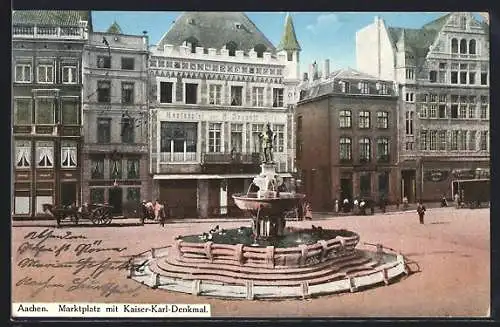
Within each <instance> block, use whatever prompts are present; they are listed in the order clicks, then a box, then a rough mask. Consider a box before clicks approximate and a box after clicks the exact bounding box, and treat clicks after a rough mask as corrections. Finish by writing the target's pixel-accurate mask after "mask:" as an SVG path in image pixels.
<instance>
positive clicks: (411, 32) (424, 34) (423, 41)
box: [387, 27, 439, 57]
mask: <svg viewBox="0 0 500 327" xmlns="http://www.w3.org/2000/svg"><path fill="white" fill-rule="evenodd" d="M387 30H388V31H389V35H390V37H391V39H392V40H393V42H394V45H396V44H397V43H398V42H399V41H404V44H405V48H406V49H407V50H410V51H412V52H413V53H414V54H415V56H417V57H425V56H426V55H427V53H428V52H429V47H430V46H431V45H432V44H433V43H434V40H435V39H436V37H437V35H438V33H439V30H435V29H433V28H428V29H423V28H421V29H415V28H399V27H389V28H388V29H387Z"/></svg>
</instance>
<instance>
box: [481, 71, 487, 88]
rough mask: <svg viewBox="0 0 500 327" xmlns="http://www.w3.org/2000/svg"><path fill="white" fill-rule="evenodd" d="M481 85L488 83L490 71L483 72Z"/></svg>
mask: <svg viewBox="0 0 500 327" xmlns="http://www.w3.org/2000/svg"><path fill="white" fill-rule="evenodd" d="M481 85H488V73H481Z"/></svg>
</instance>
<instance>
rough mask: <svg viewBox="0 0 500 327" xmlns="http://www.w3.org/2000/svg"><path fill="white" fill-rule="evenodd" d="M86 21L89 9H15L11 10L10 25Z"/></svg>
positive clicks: (88, 16)
mask: <svg viewBox="0 0 500 327" xmlns="http://www.w3.org/2000/svg"><path fill="white" fill-rule="evenodd" d="M81 20H83V21H88V22H89V24H90V12H89V11H77V10H15V11H13V12H12V25H48V26H78V23H79V22H80V21H81Z"/></svg>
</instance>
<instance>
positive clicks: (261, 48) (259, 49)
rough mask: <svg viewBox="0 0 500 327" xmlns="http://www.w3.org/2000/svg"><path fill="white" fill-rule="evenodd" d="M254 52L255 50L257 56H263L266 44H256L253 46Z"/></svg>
mask: <svg viewBox="0 0 500 327" xmlns="http://www.w3.org/2000/svg"><path fill="white" fill-rule="evenodd" d="M253 50H254V51H255V52H257V58H263V57H264V52H265V51H266V46H265V45H263V44H257V45H256V46H255V48H253Z"/></svg>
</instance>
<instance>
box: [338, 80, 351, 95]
mask: <svg viewBox="0 0 500 327" xmlns="http://www.w3.org/2000/svg"><path fill="white" fill-rule="evenodd" d="M339 84H340V90H341V92H343V93H349V91H350V85H349V82H345V81H340V82H339Z"/></svg>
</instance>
